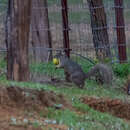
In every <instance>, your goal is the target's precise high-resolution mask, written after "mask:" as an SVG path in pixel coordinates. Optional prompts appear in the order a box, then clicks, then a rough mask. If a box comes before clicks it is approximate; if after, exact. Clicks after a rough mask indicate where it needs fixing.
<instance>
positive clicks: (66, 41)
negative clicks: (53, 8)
mask: <svg viewBox="0 0 130 130" xmlns="http://www.w3.org/2000/svg"><path fill="white" fill-rule="evenodd" d="M61 5H62V24H63V38H64V39H63V45H64V49H65V53H66V55H67V56H68V57H69V56H70V45H69V25H68V6H67V0H61Z"/></svg>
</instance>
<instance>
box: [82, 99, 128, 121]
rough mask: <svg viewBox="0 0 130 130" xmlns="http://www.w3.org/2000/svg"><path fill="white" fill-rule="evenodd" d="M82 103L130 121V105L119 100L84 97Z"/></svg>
mask: <svg viewBox="0 0 130 130" xmlns="http://www.w3.org/2000/svg"><path fill="white" fill-rule="evenodd" d="M81 100H82V102H83V103H85V104H88V105H89V106H90V107H92V108H93V109H95V110H98V111H100V112H108V113H111V114H112V115H114V116H117V117H120V118H123V119H127V120H130V104H129V103H127V102H123V101H121V100H119V99H103V98H95V97H83V98H81Z"/></svg>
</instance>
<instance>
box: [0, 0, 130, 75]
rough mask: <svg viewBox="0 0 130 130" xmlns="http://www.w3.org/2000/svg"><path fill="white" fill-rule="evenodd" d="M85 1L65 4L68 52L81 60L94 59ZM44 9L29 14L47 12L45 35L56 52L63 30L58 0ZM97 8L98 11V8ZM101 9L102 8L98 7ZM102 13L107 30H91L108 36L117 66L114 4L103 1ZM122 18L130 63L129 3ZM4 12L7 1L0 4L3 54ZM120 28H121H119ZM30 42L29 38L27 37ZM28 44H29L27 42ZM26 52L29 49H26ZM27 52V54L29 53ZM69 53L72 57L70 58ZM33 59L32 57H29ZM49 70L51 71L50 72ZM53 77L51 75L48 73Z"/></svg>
mask: <svg viewBox="0 0 130 130" xmlns="http://www.w3.org/2000/svg"><path fill="white" fill-rule="evenodd" d="M86 1H87V0H68V25H69V27H68V31H69V43H70V49H72V52H74V53H75V54H80V55H82V56H84V57H87V58H91V59H95V57H96V54H95V48H94V44H93V34H92V28H91V18H90V17H91V14H90V11H89V7H88V4H87V2H86ZM47 2H48V7H43V6H40V7H37V6H36V7H33V11H34V12H35V11H38V10H43V9H45V8H47V9H48V16H49V24H50V28H49V31H50V32H51V38H52V49H53V50H57V49H61V48H63V41H64V35H63V31H64V30H65V29H66V28H63V23H62V10H63V7H62V6H61V0H48V1H47ZM98 8H99V7H98ZM100 8H102V7H100ZM104 8H105V13H106V15H107V26H104V27H100V28H94V29H96V30H101V29H104V28H106V29H107V31H108V36H109V43H110V50H111V61H112V63H115V62H119V55H118V44H117V34H116V29H117V28H121V26H117V25H116V20H115V8H117V7H116V6H115V5H114V0H110V1H108V0H104ZM118 8H124V17H125V35H126V47H127V58H128V61H130V1H129V0H127V1H124V6H123V7H118ZM6 9H7V1H6V0H5V1H4V2H3V1H2V0H0V49H1V51H0V53H1V54H2V53H6V45H5V26H4V24H5V18H6ZM123 27H124V26H123ZM38 30H41V31H42V30H46V31H48V28H45V27H44V26H42V24H41V25H39V27H38ZM38 30H35V29H34V28H33V27H31V33H34V32H36V31H38ZM30 39H32V37H30ZM30 44H31V42H30ZM98 47H99V48H104V49H105V47H106V46H102V45H101V46H98ZM35 49H37V50H43V51H44V50H45V49H46V50H47V51H50V50H49V49H50V48H43V47H41V46H37V47H35ZM30 50H32V46H31V45H30ZM30 52H31V51H30ZM74 53H73V54H74ZM32 59H33V57H32ZM51 70H52V69H51ZM51 70H50V71H51ZM50 73H51V75H53V74H52V73H53V71H52V72H50ZM32 77H36V76H34V75H33V76H32Z"/></svg>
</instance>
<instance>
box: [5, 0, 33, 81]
mask: <svg viewBox="0 0 130 130" xmlns="http://www.w3.org/2000/svg"><path fill="white" fill-rule="evenodd" d="M8 2H9V3H8V13H7V19H6V45H7V78H8V79H9V80H16V81H28V80H29V65H28V42H29V30H30V28H29V27H30V13H31V12H30V11H31V0H9V1H8Z"/></svg>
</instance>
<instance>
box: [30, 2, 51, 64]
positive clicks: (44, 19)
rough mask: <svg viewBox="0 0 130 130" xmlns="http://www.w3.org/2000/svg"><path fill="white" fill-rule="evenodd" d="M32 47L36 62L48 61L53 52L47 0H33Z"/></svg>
mask: <svg viewBox="0 0 130 130" xmlns="http://www.w3.org/2000/svg"><path fill="white" fill-rule="evenodd" d="M31 26H32V46H33V48H34V49H33V53H34V57H35V60H36V61H42V62H43V61H48V60H50V59H51V57H52V52H51V51H48V50H47V49H46V48H52V45H51V33H50V27H49V18H48V5H47V0H32V25H31Z"/></svg>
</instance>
